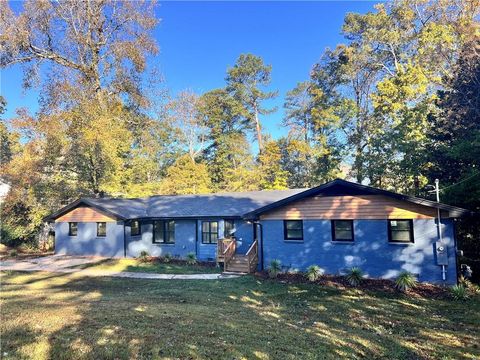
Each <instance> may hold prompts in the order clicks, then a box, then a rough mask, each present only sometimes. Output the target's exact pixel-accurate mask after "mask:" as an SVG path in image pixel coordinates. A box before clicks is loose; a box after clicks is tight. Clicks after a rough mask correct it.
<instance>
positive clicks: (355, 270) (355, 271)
mask: <svg viewBox="0 0 480 360" xmlns="http://www.w3.org/2000/svg"><path fill="white" fill-rule="evenodd" d="M345 278H346V279H347V282H348V283H349V284H350V285H351V286H358V285H360V283H361V282H362V279H363V271H362V269H360V268H359V267H352V268H351V269H350V270H348V272H347V275H346V276H345Z"/></svg>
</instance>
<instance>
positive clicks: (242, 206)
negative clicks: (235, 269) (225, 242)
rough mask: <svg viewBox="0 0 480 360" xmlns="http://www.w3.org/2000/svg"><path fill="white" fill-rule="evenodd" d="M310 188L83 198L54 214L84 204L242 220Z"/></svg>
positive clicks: (122, 212) (142, 213)
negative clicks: (255, 211) (238, 218)
mask: <svg viewBox="0 0 480 360" xmlns="http://www.w3.org/2000/svg"><path fill="white" fill-rule="evenodd" d="M305 190H306V189H290V190H263V191H244V192H229V193H215V194H201V195H156V196H150V197H145V198H136V199H120V198H82V199H79V200H77V201H75V202H74V203H72V204H70V205H68V206H66V207H64V208H63V209H60V210H59V211H57V212H56V213H54V214H52V215H50V216H49V217H48V218H47V219H48V220H52V219H55V218H57V217H59V216H61V215H62V214H64V213H66V212H68V211H69V210H71V209H72V208H74V207H76V206H78V205H79V204H81V203H83V204H86V205H89V206H93V207H96V208H98V209H100V210H103V211H104V212H106V213H108V214H111V215H114V216H115V217H117V218H120V219H137V218H147V217H148V218H151V217H153V218H154V217H159V218H161V217H165V218H180V217H193V218H196V217H241V216H242V215H243V214H245V213H248V212H251V211H253V210H255V209H258V208H261V207H264V206H266V205H268V204H271V203H274V202H276V201H279V200H281V199H284V198H287V197H290V196H292V195H295V194H298V193H300V192H303V191H305Z"/></svg>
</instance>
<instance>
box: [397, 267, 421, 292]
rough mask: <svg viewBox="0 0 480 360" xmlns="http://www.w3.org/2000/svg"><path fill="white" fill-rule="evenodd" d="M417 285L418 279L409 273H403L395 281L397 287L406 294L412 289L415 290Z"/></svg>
mask: <svg viewBox="0 0 480 360" xmlns="http://www.w3.org/2000/svg"><path fill="white" fill-rule="evenodd" d="M416 285H417V279H416V278H415V276H414V275H413V274H412V273H410V272H408V271H402V272H401V273H400V274H399V275H398V276H397V278H396V279H395V286H396V288H397V289H398V290H400V291H404V292H405V291H407V290H409V289H411V288H414V287H415V286H416Z"/></svg>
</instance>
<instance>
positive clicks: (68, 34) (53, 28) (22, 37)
mask: <svg viewBox="0 0 480 360" xmlns="http://www.w3.org/2000/svg"><path fill="white" fill-rule="evenodd" d="M154 6H155V3H154V2H146V1H122V2H120V1H114V0H106V1H80V2H77V1H35V0H28V1H26V2H25V3H24V4H23V8H24V11H22V12H21V13H20V14H18V15H17V14H15V13H14V12H13V11H12V10H11V9H10V8H9V5H8V2H2V4H1V5H0V14H1V15H0V16H1V18H2V21H1V25H0V26H1V28H0V30H1V31H0V32H1V33H2V34H3V37H2V45H3V47H2V51H1V57H0V66H2V67H6V66H11V65H13V64H17V63H22V64H25V67H24V69H25V71H24V81H25V85H26V86H30V85H32V82H33V80H35V79H36V77H37V75H38V72H39V70H40V65H42V64H43V63H46V64H47V65H48V66H49V67H50V71H51V72H52V74H51V75H50V76H49V78H48V80H47V83H46V84H45V90H46V93H48V95H49V96H50V98H53V99H58V98H61V99H63V100H64V101H66V102H68V100H69V97H70V96H71V92H72V91H77V90H78V87H81V88H82V90H83V91H82V94H83V95H84V96H86V97H89V96H95V97H96V98H97V100H98V101H99V102H100V103H102V104H103V102H104V97H105V96H108V95H109V94H121V95H124V96H127V97H128V98H129V99H130V100H131V101H132V102H134V103H143V102H144V101H145V98H144V96H143V94H142V91H141V81H139V80H140V77H139V75H140V74H141V73H142V72H144V70H145V67H146V57H147V56H148V55H149V54H155V53H156V52H157V51H158V50H157V46H156V44H155V41H154V40H153V39H152V38H151V36H150V34H149V33H150V31H151V30H152V29H153V28H154V27H155V26H156V24H157V23H158V20H157V19H156V17H155V14H154Z"/></svg>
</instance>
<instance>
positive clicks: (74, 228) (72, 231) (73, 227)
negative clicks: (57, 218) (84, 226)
mask: <svg viewBox="0 0 480 360" xmlns="http://www.w3.org/2000/svg"><path fill="white" fill-rule="evenodd" d="M77 234H78V223H76V222H69V223H68V236H77Z"/></svg>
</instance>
